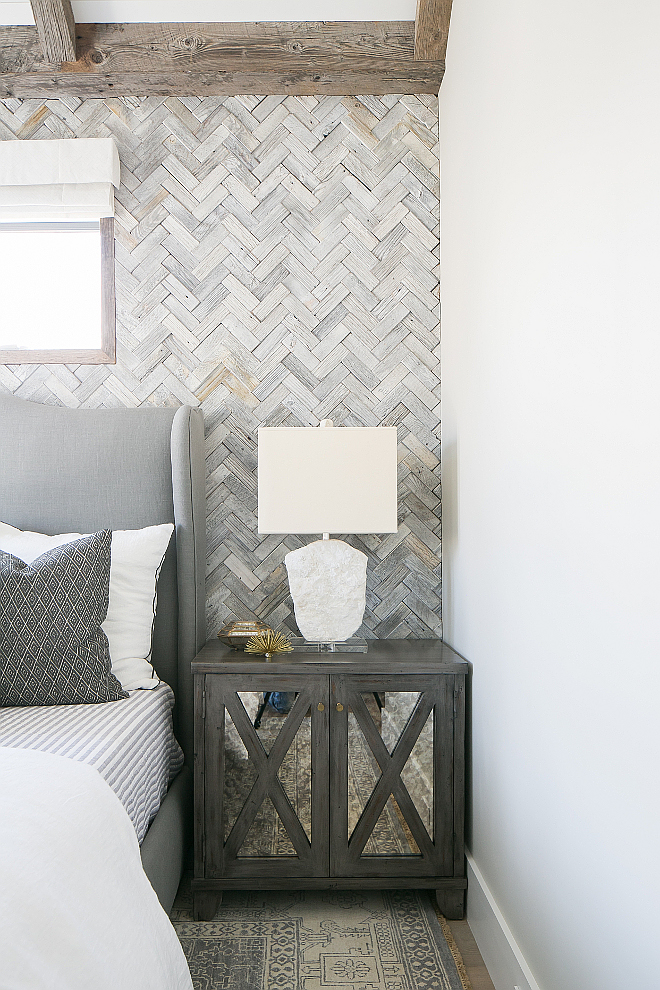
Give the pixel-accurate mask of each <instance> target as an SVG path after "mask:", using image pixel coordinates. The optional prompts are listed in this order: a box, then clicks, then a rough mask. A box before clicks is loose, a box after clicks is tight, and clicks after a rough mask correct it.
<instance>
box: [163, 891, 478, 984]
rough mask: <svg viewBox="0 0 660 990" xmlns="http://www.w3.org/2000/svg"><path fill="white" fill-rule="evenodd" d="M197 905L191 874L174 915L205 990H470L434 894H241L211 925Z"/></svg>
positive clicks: (227, 898) (229, 897) (230, 898)
mask: <svg viewBox="0 0 660 990" xmlns="http://www.w3.org/2000/svg"><path fill="white" fill-rule="evenodd" d="M191 908H192V902H191V896H190V885H189V880H188V881H187V882H186V880H184V883H183V884H182V887H181V890H180V891H179V895H178V897H177V900H176V902H175V905H174V908H173V911H172V916H171V917H172V922H173V924H174V927H175V929H176V931H177V934H178V936H179V939H180V940H181V944H182V945H183V949H184V952H185V954H186V958H187V959H188V964H189V966H190V971H191V974H192V978H193V986H194V988H195V990H338V988H340V987H341V988H342V990H469V982H467V978H466V977H465V975H464V969H463V967H462V965H461V961H460V956H458V954H457V950H456V949H455V947H452V948H453V950H454V953H456V956H457V958H455V957H454V955H453V954H452V948H450V946H449V945H448V943H447V941H446V939H445V937H444V935H443V930H442V928H441V926H440V923H439V921H438V918H437V916H436V914H435V911H434V910H433V907H432V904H431V900H430V896H429V894H428V893H427V892H426V891H416V890H386V891H360V890H318V891H311V890H292V891H231V892H226V893H225V895H224V898H223V903H222V906H221V907H220V908H219V909H218V912H217V914H216V917H215V918H214V920H213V921H209V922H193V921H191V920H190V919H191V918H192V911H191ZM461 971H462V972H463V975H462V976H461V975H459V973H460V972H461Z"/></svg>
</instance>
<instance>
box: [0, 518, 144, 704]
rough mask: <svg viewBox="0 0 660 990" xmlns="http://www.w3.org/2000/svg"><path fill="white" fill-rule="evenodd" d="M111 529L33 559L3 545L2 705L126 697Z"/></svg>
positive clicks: (0, 563) (0, 603)
mask: <svg viewBox="0 0 660 990" xmlns="http://www.w3.org/2000/svg"><path fill="white" fill-rule="evenodd" d="M111 541H112V533H111V532H110V530H103V531H101V532H100V533H94V534H93V535H92V536H86V537H84V538H83V539H81V540H74V542H72V543H65V544H64V545H63V546H60V547H56V548H55V549H53V550H49V551H48V552H47V553H44V554H42V555H41V556H40V557H37V558H36V560H33V561H32V563H31V564H29V565H28V564H26V563H25V561H23V560H19V558H18V557H14V556H12V555H11V554H9V553H5V552H3V551H0V706H1V707H3V708H7V707H9V706H11V705H79V704H95V703H97V702H102V701H118V700H119V699H120V698H127V697H128V694H127V693H126V692H125V691H123V690H122V687H121V684H120V683H119V681H118V680H117V678H116V677H115V676H114V674H112V673H111V672H110V652H109V650H108V640H107V637H106V635H105V633H104V632H103V630H102V629H101V623H102V622H103V620H104V619H105V616H106V613H107V611H108V586H109V581H110V546H111Z"/></svg>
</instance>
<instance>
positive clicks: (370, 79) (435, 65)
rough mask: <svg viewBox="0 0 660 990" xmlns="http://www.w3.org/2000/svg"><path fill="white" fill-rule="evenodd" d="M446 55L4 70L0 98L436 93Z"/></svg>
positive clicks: (252, 58) (251, 59)
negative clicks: (419, 58) (112, 69)
mask: <svg viewBox="0 0 660 990" xmlns="http://www.w3.org/2000/svg"><path fill="white" fill-rule="evenodd" d="M443 74H444V63H442V62H422V61H414V60H413V59H396V58H390V57H387V56H369V55H363V56H357V55H356V56H344V55H323V56H319V57H317V58H316V57H309V56H299V55H291V56H288V57H287V58H286V60H285V59H284V58H282V59H280V60H279V64H278V65H276V66H272V67H270V68H269V67H268V65H267V64H265V63H264V60H263V59H262V58H261V57H260V56H258V55H255V56H250V57H247V58H245V59H243V58H240V57H233V58H231V59H229V58H228V59H221V60H220V62H219V64H218V65H217V66H215V67H214V68H207V69H204V70H198V69H196V68H193V67H191V66H190V65H189V64H186V63H178V64H176V65H175V66H174V67H172V68H171V69H169V70H168V71H161V72H151V71H145V72H116V73H115V72H107V71H94V72H46V71H39V72H4V73H1V74H0V99H11V98H19V99H51V98H56V97H60V96H77V97H81V98H88V99H106V98H108V97H113V96H122V97H126V96H137V97H148V96H201V97H204V96H213V97H218V96H221V97H226V96H238V95H241V94H243V93H259V94H260V95H262V96H267V95H271V94H272V95H290V96H315V95H319V94H322V95H326V96H346V95H347V94H352V93H360V94H369V95H373V96H384V95H386V94H388V93H396V94H419V93H437V92H438V90H439V88H440V83H441V82H442V76H443Z"/></svg>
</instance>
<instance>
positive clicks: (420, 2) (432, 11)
mask: <svg viewBox="0 0 660 990" xmlns="http://www.w3.org/2000/svg"><path fill="white" fill-rule="evenodd" d="M450 17H451V0H417V16H416V17H415V58H418V59H444V57H445V53H446V51H447V38H448V36H449V19H450Z"/></svg>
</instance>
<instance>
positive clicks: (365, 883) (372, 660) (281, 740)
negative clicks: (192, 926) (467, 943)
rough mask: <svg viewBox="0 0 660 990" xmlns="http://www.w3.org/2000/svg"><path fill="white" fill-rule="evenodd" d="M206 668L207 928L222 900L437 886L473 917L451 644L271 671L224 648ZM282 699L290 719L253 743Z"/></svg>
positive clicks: (294, 662)
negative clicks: (247, 893) (269, 893)
mask: <svg viewBox="0 0 660 990" xmlns="http://www.w3.org/2000/svg"><path fill="white" fill-rule="evenodd" d="M192 668H193V673H194V679H195V870H194V878H193V897H194V913H195V918H196V919H198V920H199V919H203V920H207V919H209V918H211V917H213V915H214V914H215V911H216V908H217V906H218V904H219V901H220V898H221V897H222V891H223V890H229V889H236V888H281V889H286V888H303V887H306V888H310V887H319V888H320V887H334V888H348V887H354V888H365V887H377V888H392V887H417V888H419V887H429V888H433V889H435V891H436V897H437V900H438V904H439V907H440V909H441V910H442V911H443V913H444V914H445V915H446V916H447V917H448V918H462V917H463V902H464V890H465V887H466V885H467V881H466V879H465V859H464V846H463V822H464V786H465V785H464V753H465V675H466V673H467V669H468V664H467V663H466V661H464V660H462V659H461V658H460V657H459V656H458V655H457V654H456V653H454V652H453V650H451V649H450V648H449V647H448V646H446V645H445V644H444V643H442V642H441V641H440V640H398V641H393V640H376V641H372V642H370V644H369V652H368V653H362V654H341V653H334V654H318V653H315V654H305V653H295V654H284V655H283V656H282V658H281V659H273V660H272V661H266V660H263V659H262V658H260V657H252V656H249V655H247V654H243V653H240V652H237V651H234V650H231V649H229V648H228V647H226V646H223V645H222V644H221V643H219V642H218V641H217V640H214V641H211V642H209V643H207V644H206V646H205V647H204V648H203V649H202V651H201V652H200V653H199V654H198V656H197V657H196V658H195V661H194V662H193V665H192ZM268 692H280V693H285V692H287V693H289V696H290V698H291V703H292V707H291V709H290V711H289V713H288V714H287V715H282V714H280V713H277V712H275V711H274V710H273V709H272V708H267V709H266V711H265V712H264V714H263V717H262V719H261V724H260V726H259V728H255V727H254V724H253V723H254V720H255V716H256V712H257V710H258V708H259V705H260V703H261V701H262V699H263V696H264V694H266V693H268ZM376 697H378V698H379V699H380V701H381V703H382V708H381V707H380V706H379V705H378V704H377V703H376V701H375V698H376Z"/></svg>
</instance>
